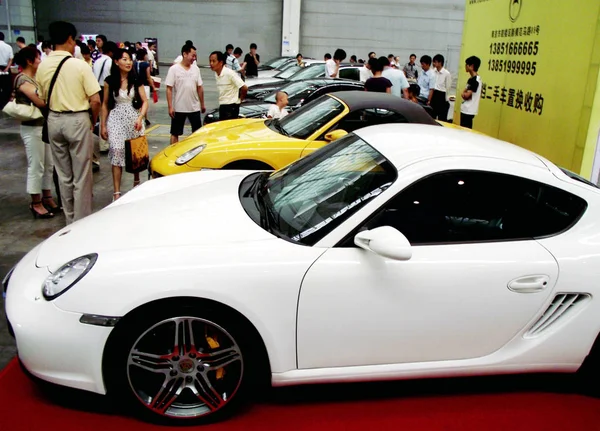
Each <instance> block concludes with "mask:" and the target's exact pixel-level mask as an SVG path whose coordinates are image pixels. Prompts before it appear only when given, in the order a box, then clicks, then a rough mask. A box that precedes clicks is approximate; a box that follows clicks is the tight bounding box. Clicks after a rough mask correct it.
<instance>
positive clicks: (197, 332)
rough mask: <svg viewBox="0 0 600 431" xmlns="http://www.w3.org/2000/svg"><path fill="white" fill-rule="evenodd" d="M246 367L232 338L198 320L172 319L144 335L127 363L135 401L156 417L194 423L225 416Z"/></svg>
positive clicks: (192, 318) (226, 333)
mask: <svg viewBox="0 0 600 431" xmlns="http://www.w3.org/2000/svg"><path fill="white" fill-rule="evenodd" d="M243 373H244V361H243V357H242V354H241V350H240V348H239V346H238V344H237V343H236V342H235V340H234V339H233V337H232V336H231V335H230V334H229V333H228V332H227V331H226V330H225V329H223V328H222V327H220V326H219V325H217V324H215V323H214V322H210V321H208V320H205V319H202V318H199V317H174V318H169V319H166V320H163V321H161V322H158V323H156V324H155V325H153V326H151V327H150V328H149V329H147V330H146V331H145V332H143V333H142V334H141V335H140V336H139V337H138V339H137V340H136V341H135V343H133V347H132V348H131V350H130V351H129V355H128V360H127V378H128V381H129V385H130V388H131V390H132V391H133V393H134V394H135V396H136V397H137V398H138V400H139V401H140V402H142V404H143V405H145V406H146V407H147V408H148V409H150V410H151V411H153V412H154V413H156V414H159V415H162V416H165V417H170V418H177V419H185V418H187V419H195V418H199V417H201V416H206V415H209V414H211V413H215V412H217V411H219V410H221V409H222V408H223V407H224V406H225V405H226V404H228V403H229V402H230V401H231V399H232V398H233V397H234V396H235V394H236V392H237V391H238V389H239V387H240V384H241V382H242V378H243Z"/></svg>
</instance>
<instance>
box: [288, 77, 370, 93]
mask: <svg viewBox="0 0 600 431" xmlns="http://www.w3.org/2000/svg"><path fill="white" fill-rule="evenodd" d="M299 82H305V83H307V84H313V85H317V86H319V87H326V86H328V85H341V84H344V85H351V86H354V87H357V88H359V87H360V88H362V87H364V86H365V84H364V82H360V81H354V80H352V79H340V78H325V77H323V78H308V79H299V80H298V81H291V82H288V83H286V84H284V85H283V86H281V90H283V89H284V88H285V87H287V86H288V85H294V84H298V83H299Z"/></svg>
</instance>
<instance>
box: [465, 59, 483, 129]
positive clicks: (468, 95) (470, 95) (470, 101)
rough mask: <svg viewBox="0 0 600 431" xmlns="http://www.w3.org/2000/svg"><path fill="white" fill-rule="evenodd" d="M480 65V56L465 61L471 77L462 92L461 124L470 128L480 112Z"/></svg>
mask: <svg viewBox="0 0 600 431" xmlns="http://www.w3.org/2000/svg"><path fill="white" fill-rule="evenodd" d="M479 66H481V60H480V59H479V58H478V57H475V56H471V57H469V58H467V60H466V61H465V70H466V71H467V73H468V74H469V75H470V77H469V80H468V81H467V86H466V88H465V90H464V91H463V92H462V94H461V96H462V99H463V102H462V105H460V125H461V126H462V127H466V128H468V129H472V128H473V119H474V118H475V115H477V113H478V112H479V100H480V99H481V77H480V76H479V75H478V74H477V71H478V70H479Z"/></svg>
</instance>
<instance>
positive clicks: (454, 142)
mask: <svg viewBox="0 0 600 431" xmlns="http://www.w3.org/2000/svg"><path fill="white" fill-rule="evenodd" d="M336 94H337V93H336ZM354 133H355V134H356V135H358V136H359V137H361V138H362V139H363V140H365V141H366V142H367V143H369V145H371V146H373V147H374V148H375V149H377V150H378V151H380V152H381V153H382V154H383V155H384V156H386V157H387V158H388V159H389V160H390V161H391V162H392V163H394V165H396V167H397V168H400V167H401V166H406V165H409V164H411V163H414V162H416V161H419V160H424V159H432V158H437V157H452V156H463V157H485V158H493V159H501V160H507V161H513V162H518V163H524V164H526V165H529V166H532V167H536V168H542V169H544V170H548V166H546V164H545V163H544V162H543V161H542V160H541V159H540V158H539V157H538V156H537V155H536V154H535V153H533V152H531V151H529V150H526V149H524V148H522V147H519V146H517V145H513V144H510V143H508V142H504V141H501V140H499V139H495V138H491V137H489V136H485V135H483V134H479V133H473V132H470V131H467V130H459V129H453V128H448V127H431V126H428V125H422V124H383V125H379V126H370V127H365V128H364V129H359V130H356V131H355V132H354Z"/></svg>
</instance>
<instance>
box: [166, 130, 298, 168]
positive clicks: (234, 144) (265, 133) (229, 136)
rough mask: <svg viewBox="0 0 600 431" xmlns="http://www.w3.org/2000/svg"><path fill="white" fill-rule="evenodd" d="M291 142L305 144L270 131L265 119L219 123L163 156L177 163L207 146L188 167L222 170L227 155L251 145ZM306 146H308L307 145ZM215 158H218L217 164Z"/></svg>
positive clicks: (168, 148) (200, 131)
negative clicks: (183, 156)
mask: <svg viewBox="0 0 600 431" xmlns="http://www.w3.org/2000/svg"><path fill="white" fill-rule="evenodd" d="M291 141H300V142H304V141H302V140H300V139H295V138H289V137H287V136H284V135H281V134H280V133H277V132H275V131H274V130H271V129H269V128H268V127H267V126H265V120H263V119H256V120H254V119H245V118H242V119H239V120H228V121H219V122H216V123H212V124H209V125H207V126H204V127H202V128H200V129H199V130H198V131H196V133H194V134H193V135H191V136H190V137H189V138H187V139H186V140H184V141H181V142H180V143H178V144H175V145H171V146H169V147H167V148H165V151H164V154H165V156H166V157H167V158H168V159H170V160H174V159H176V158H177V157H179V156H181V155H182V154H184V153H186V152H187V151H190V150H192V149H194V148H196V147H198V146H199V145H206V148H205V149H204V150H203V151H202V152H201V153H200V154H199V155H198V156H196V157H194V158H193V159H192V160H190V161H189V162H188V163H187V165H188V166H191V167H194V168H206V167H221V164H220V163H221V162H222V160H223V159H224V157H223V153H224V152H225V153H226V152H229V151H236V150H238V149H247V148H249V147H248V144H256V145H260V144H261V143H264V142H269V143H272V142H291ZM303 146H305V143H304V145H303ZM303 146H302V147H303ZM212 157H214V158H215V161H214V162H213V160H212Z"/></svg>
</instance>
